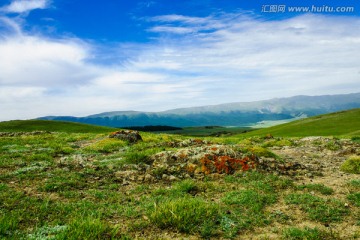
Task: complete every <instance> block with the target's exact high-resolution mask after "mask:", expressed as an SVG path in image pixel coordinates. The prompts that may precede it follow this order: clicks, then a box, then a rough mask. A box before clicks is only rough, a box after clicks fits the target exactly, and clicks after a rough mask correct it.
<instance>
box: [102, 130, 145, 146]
mask: <svg viewBox="0 0 360 240" xmlns="http://www.w3.org/2000/svg"><path fill="white" fill-rule="evenodd" d="M109 138H117V139H120V140H124V141H128V142H130V143H136V142H138V141H142V137H141V135H140V134H139V132H138V131H133V130H120V131H116V132H113V133H111V134H110V135H109Z"/></svg>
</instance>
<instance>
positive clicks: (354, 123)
mask: <svg viewBox="0 0 360 240" xmlns="http://www.w3.org/2000/svg"><path fill="white" fill-rule="evenodd" d="M266 134H272V135H273V136H282V137H306V136H354V137H355V136H359V135H360V108H357V109H353V110H348V111H344V112H336V113H331V114H325V115H319V116H315V117H311V118H307V119H303V120H298V121H294V122H290V123H286V124H282V125H278V126H274V127H270V128H264V129H259V130H256V131H253V132H249V133H246V134H244V136H246V137H249V136H262V135H263V136H265V135H266Z"/></svg>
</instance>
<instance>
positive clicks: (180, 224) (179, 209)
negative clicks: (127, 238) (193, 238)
mask: <svg viewBox="0 0 360 240" xmlns="http://www.w3.org/2000/svg"><path fill="white" fill-rule="evenodd" d="M218 218H219V209H218V206H216V205H215V204H213V203H208V202H205V201H204V200H202V199H199V198H191V197H183V198H178V199H173V200H166V201H164V202H161V203H159V204H158V205H156V206H155V208H154V209H153V210H152V211H150V212H149V219H150V221H151V222H152V223H153V224H155V225H157V226H158V227H159V228H162V229H165V228H174V229H177V230H178V231H180V232H184V233H194V232H198V233H200V232H201V231H202V230H204V228H205V227H206V226H207V225H208V224H210V223H213V222H217V219H218Z"/></svg>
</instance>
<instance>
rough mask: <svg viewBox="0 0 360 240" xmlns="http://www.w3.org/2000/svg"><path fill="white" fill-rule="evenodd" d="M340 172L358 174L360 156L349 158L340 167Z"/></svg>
mask: <svg viewBox="0 0 360 240" xmlns="http://www.w3.org/2000/svg"><path fill="white" fill-rule="evenodd" d="M340 169H341V171H343V172H347V173H355V174H360V156H351V157H349V158H348V159H347V160H346V161H345V162H344V163H343V164H342V165H341V167H340Z"/></svg>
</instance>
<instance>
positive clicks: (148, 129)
mask: <svg viewBox="0 0 360 240" xmlns="http://www.w3.org/2000/svg"><path fill="white" fill-rule="evenodd" d="M124 129H130V130H136V131H142V132H169V131H176V130H182V128H178V127H172V126H161V125H159V126H152V125H150V126H131V127H124Z"/></svg>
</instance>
